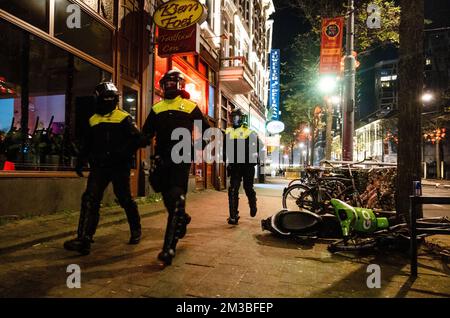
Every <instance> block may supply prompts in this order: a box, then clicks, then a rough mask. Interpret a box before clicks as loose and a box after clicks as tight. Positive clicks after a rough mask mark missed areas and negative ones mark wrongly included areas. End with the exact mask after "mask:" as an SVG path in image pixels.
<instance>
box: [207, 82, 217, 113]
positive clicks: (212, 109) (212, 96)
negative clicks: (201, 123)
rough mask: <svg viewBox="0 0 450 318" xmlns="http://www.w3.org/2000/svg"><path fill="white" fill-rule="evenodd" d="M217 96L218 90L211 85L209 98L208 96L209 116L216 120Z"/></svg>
mask: <svg viewBox="0 0 450 318" xmlns="http://www.w3.org/2000/svg"><path fill="white" fill-rule="evenodd" d="M215 94H216V89H215V87H214V86H212V85H209V96H208V116H209V117H211V118H214V117H215V116H214V115H215V110H216V109H215V101H216V100H215Z"/></svg>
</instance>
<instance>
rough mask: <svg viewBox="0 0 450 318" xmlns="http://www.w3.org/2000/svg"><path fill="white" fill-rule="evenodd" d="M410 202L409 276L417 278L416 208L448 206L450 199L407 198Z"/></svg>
mask: <svg viewBox="0 0 450 318" xmlns="http://www.w3.org/2000/svg"><path fill="white" fill-rule="evenodd" d="M409 202H410V210H409V212H410V225H409V231H410V235H411V241H410V250H411V273H410V276H412V277H417V212H418V209H417V207H418V206H419V205H420V206H422V205H424V204H443V205H450V197H429V196H426V197H424V196H414V195H411V196H410V197H409Z"/></svg>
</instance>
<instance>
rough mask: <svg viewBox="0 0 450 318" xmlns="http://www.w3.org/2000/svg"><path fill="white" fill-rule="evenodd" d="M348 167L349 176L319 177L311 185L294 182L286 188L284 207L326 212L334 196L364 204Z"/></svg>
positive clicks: (356, 203) (351, 202) (320, 212)
mask: <svg viewBox="0 0 450 318" xmlns="http://www.w3.org/2000/svg"><path fill="white" fill-rule="evenodd" d="M347 169H348V175H349V178H346V177H338V176H325V177H318V178H317V179H316V180H315V182H313V183H310V185H309V186H308V185H305V184H294V185H291V186H290V187H288V188H285V190H284V191H283V199H282V205H283V208H284V209H287V210H296V209H299V210H300V211H303V210H307V211H311V212H315V213H319V214H324V213H326V212H329V211H330V208H331V206H330V200H331V199H333V198H337V199H341V200H343V201H345V202H349V203H350V204H353V205H357V206H362V202H361V199H360V194H359V191H358V189H357V187H356V184H355V180H354V177H353V174H352V172H351V167H350V165H348V166H347ZM340 175H342V174H340Z"/></svg>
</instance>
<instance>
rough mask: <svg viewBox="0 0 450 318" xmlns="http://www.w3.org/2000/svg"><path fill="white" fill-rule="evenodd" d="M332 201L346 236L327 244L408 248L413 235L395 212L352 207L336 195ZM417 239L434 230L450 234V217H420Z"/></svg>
mask: <svg viewBox="0 0 450 318" xmlns="http://www.w3.org/2000/svg"><path fill="white" fill-rule="evenodd" d="M331 204H332V205H333V208H334V213H335V216H336V217H337V218H338V220H339V223H340V226H341V230H342V236H343V238H342V239H341V240H338V241H336V242H333V243H331V244H330V245H329V246H328V250H329V251H330V252H332V253H335V252H355V251H365V250H369V249H373V248H376V247H388V246H392V245H394V246H395V245H396V246H397V247H403V248H405V249H408V248H409V240H410V239H411V236H410V231H409V225H408V224H407V223H406V222H400V223H399V222H398V220H397V215H396V213H395V212H382V213H377V212H374V211H373V210H372V209H364V208H358V207H352V206H350V205H348V204H346V203H345V202H343V201H340V200H336V199H333V200H331ZM416 231H417V239H423V238H425V237H426V236H430V235H435V234H446V235H450V219H449V218H448V217H429V218H420V219H418V220H417V228H416Z"/></svg>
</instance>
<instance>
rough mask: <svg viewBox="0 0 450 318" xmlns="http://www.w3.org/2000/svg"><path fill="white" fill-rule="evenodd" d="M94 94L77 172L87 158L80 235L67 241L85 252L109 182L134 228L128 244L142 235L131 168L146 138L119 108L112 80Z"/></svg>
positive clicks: (74, 249)
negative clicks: (93, 102)
mask: <svg viewBox="0 0 450 318" xmlns="http://www.w3.org/2000/svg"><path fill="white" fill-rule="evenodd" d="M94 97H95V100H96V102H95V114H94V115H93V116H92V117H91V118H90V119H89V128H88V130H87V132H86V134H85V138H83V139H84V140H83V141H82V143H81V149H80V153H79V157H78V162H77V167H76V169H75V170H76V172H77V174H78V176H80V177H83V172H82V169H83V166H84V164H85V162H86V160H87V161H88V162H89V165H90V168H91V171H90V173H89V177H88V181H87V187H86V191H85V192H84V194H83V196H82V199H81V211H80V220H79V225H78V231H77V238H75V239H72V240H70V241H67V242H65V243H64V248H65V249H66V250H70V251H77V252H79V253H80V254H83V255H87V254H89V253H90V247H91V243H92V242H93V236H94V234H95V231H96V229H97V225H98V222H99V217H100V215H99V210H100V203H101V201H102V198H103V193H104V191H105V189H106V187H107V186H108V184H109V183H110V182H112V185H113V189H114V194H115V195H116V197H117V199H118V200H119V203H120V205H121V207H122V208H124V209H125V212H126V215H127V219H128V223H129V226H130V232H131V237H130V240H129V244H138V243H139V241H140V238H141V223H140V216H139V212H138V208H137V205H136V202H135V201H134V200H133V198H132V196H131V191H130V170H131V165H132V160H134V155H135V153H136V151H137V149H138V148H139V147H144V146H146V140H145V139H144V138H143V136H142V135H141V133H140V132H139V130H138V129H137V128H136V126H135V125H134V124H133V121H132V118H131V115H130V114H128V113H127V112H125V111H123V110H121V109H119V108H118V102H119V92H118V90H117V88H116V86H115V85H114V84H113V83H111V82H102V83H100V84H98V85H97V86H96V88H95V93H94Z"/></svg>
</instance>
